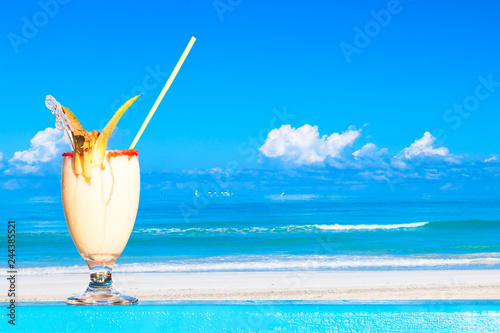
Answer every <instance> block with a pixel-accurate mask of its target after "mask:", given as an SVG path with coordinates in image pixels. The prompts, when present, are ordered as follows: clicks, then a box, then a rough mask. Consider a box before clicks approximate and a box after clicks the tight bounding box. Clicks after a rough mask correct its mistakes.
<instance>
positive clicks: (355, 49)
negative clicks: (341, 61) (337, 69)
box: [339, 0, 411, 64]
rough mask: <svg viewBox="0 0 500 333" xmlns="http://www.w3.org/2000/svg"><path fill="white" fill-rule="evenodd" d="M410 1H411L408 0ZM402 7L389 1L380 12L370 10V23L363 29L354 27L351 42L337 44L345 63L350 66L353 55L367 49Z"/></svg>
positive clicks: (398, 2)
mask: <svg viewBox="0 0 500 333" xmlns="http://www.w3.org/2000/svg"><path fill="white" fill-rule="evenodd" d="M409 1H411V0H409ZM403 9H404V7H403V5H402V4H401V2H400V1H399V0H389V1H388V2H387V5H386V8H385V9H381V10H378V11H376V10H371V11H370V17H371V18H372V19H371V20H370V21H368V22H367V23H365V25H364V26H363V27H361V28H360V27H359V26H355V27H354V33H355V34H354V37H353V40H352V42H345V41H342V42H341V43H340V44H339V47H340V51H341V52H342V54H343V56H344V58H345V61H346V62H347V63H348V64H350V63H351V62H352V56H353V55H354V54H360V53H361V51H362V50H363V49H365V48H366V47H368V45H370V43H371V42H372V40H373V39H374V38H376V37H377V36H378V35H380V33H381V32H382V31H383V30H384V29H385V28H387V27H388V26H389V24H391V22H392V20H393V18H394V17H395V16H396V15H398V14H400V13H401V12H402V11H403Z"/></svg>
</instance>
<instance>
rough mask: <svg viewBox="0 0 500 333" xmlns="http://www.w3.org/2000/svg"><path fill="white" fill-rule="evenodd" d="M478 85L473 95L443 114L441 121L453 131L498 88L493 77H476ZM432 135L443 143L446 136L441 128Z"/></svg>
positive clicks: (498, 82)
mask: <svg viewBox="0 0 500 333" xmlns="http://www.w3.org/2000/svg"><path fill="white" fill-rule="evenodd" d="M477 80H478V81H479V83H478V84H477V85H476V88H475V89H474V93H473V94H470V95H468V96H466V97H465V98H464V99H463V101H462V102H461V103H454V104H453V106H452V107H451V108H449V109H447V110H446V111H445V112H444V113H443V120H444V122H445V123H447V124H449V127H451V129H453V130H458V129H459V128H460V127H461V126H462V123H463V121H464V120H465V119H468V118H469V117H470V116H471V115H472V114H473V113H474V112H476V111H477V110H478V109H479V107H480V106H481V102H484V101H486V100H487V99H489V98H490V97H491V96H492V95H493V93H494V92H495V91H496V88H497V87H500V81H494V80H493V75H492V74H489V75H488V76H487V77H484V76H483V75H480V76H478V77H477ZM432 135H433V136H435V137H436V138H437V141H438V142H444V141H445V140H446V139H447V138H448V135H446V133H445V130H444V129H443V128H442V127H437V128H435V129H434V130H433V131H432Z"/></svg>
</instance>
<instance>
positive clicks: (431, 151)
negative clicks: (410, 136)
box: [398, 132, 449, 160]
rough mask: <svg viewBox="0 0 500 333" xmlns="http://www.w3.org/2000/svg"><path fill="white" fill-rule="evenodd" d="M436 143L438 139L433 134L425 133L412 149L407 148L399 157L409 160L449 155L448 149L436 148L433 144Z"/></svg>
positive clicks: (413, 144)
mask: <svg viewBox="0 0 500 333" xmlns="http://www.w3.org/2000/svg"><path fill="white" fill-rule="evenodd" d="M435 141H436V138H435V137H433V136H432V134H431V133H429V132H425V133H424V136H423V137H422V138H420V139H418V140H415V142H413V143H412V144H411V145H410V147H406V148H405V149H403V150H402V151H401V152H399V154H398V156H400V157H402V158H404V159H407V160H411V159H412V158H415V157H421V156H442V157H444V156H447V155H448V154H449V151H448V148H446V147H440V148H434V147H433V144H434V142H435Z"/></svg>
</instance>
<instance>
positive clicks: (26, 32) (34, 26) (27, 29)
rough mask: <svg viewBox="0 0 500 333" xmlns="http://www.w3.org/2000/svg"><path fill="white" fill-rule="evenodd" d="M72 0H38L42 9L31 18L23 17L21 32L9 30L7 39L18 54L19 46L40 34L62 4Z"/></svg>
mask: <svg viewBox="0 0 500 333" xmlns="http://www.w3.org/2000/svg"><path fill="white" fill-rule="evenodd" d="M69 1H70V0H46V1H44V0H40V1H38V3H37V4H38V6H39V7H40V10H39V11H37V12H36V13H35V14H33V16H32V17H31V19H28V18H27V17H26V16H23V17H22V18H21V22H22V27H21V34H17V33H15V32H12V31H11V32H9V33H8V34H7V39H8V40H9V42H10V45H11V46H12V49H13V50H14V52H15V53H16V54H17V53H19V46H21V45H22V44H28V43H29V41H30V40H32V39H33V38H35V37H36V36H37V35H38V32H39V31H40V29H41V28H43V27H44V26H46V25H47V24H48V23H49V21H50V19H51V18H54V17H55V16H56V15H57V14H58V13H59V9H60V7H61V6H60V5H65V4H67V3H68V2H69Z"/></svg>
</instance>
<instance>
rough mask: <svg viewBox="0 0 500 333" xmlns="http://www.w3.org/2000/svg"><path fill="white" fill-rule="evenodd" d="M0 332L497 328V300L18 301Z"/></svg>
mask: <svg viewBox="0 0 500 333" xmlns="http://www.w3.org/2000/svg"><path fill="white" fill-rule="evenodd" d="M6 305H7V304H6V303H3V304H2V309H4V310H3V311H2V314H1V321H2V323H1V324H0V327H1V329H0V331H2V332H10V331H12V332H14V331H16V332H73V333H76V332H500V301H449V302H443V301H424V302H416V301H413V302H394V301H393V302H380V301H378V302H352V301H349V302H338V301H331V302H310V301H300V302H279V301H277V302H269V301H267V302H248V301H247V302H232V301H231V302H230V301H225V302H140V303H139V304H137V305H130V306H87V307H86V306H69V305H66V304H65V303H62V302H57V303H54V302H39V303H24V304H23V303H21V304H19V305H18V306H17V307H16V326H15V327H13V326H12V325H9V324H7V320H8V318H7V317H6V311H5V306H6Z"/></svg>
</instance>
